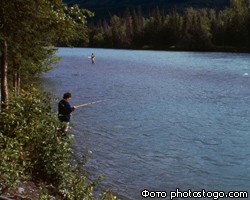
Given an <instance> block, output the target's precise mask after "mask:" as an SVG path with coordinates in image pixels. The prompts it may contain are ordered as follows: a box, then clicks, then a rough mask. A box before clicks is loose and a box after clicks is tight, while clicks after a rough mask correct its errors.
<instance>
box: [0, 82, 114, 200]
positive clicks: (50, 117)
mask: <svg viewBox="0 0 250 200" xmlns="http://www.w3.org/2000/svg"><path fill="white" fill-rule="evenodd" d="M0 121H1V126H0V149H1V159H0V174H1V175H0V196H1V198H2V199H4V198H5V199H6V198H7V199H8V198H9V199H32V200H34V199H58V200H60V199H67V200H71V199H72V200H73V199H83V198H91V199H98V197H95V196H94V195H93V192H94V190H95V188H96V187H97V186H98V185H99V184H100V182H101V177H99V178H97V180H90V179H89V178H88V176H87V174H88V172H87V170H86V169H85V164H86V162H87V160H88V159H87V157H88V155H87V152H83V153H82V156H83V157H84V159H83V160H82V161H80V162H78V161H76V160H74V159H73V157H72V155H73V150H72V146H73V140H72V139H73V137H72V136H71V134H69V135H68V136H66V137H65V136H62V135H60V133H56V128H57V127H58V125H59V124H58V121H57V117H56V113H53V112H52V106H51V96H50V94H47V93H44V92H42V91H40V90H38V89H37V88H35V87H32V86H31V87H29V88H26V90H22V92H21V94H20V95H19V96H18V97H13V96H11V97H10V101H9V109H8V110H5V111H4V112H1V113H0ZM105 195H106V196H105ZM107 195H108V197H107ZM101 196H102V197H103V198H104V199H110V198H111V199H114V198H115V197H113V196H112V195H111V194H110V193H109V192H106V193H103V194H102V195H101Z"/></svg>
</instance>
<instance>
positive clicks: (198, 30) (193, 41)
mask: <svg viewBox="0 0 250 200" xmlns="http://www.w3.org/2000/svg"><path fill="white" fill-rule="evenodd" d="M182 34H183V37H182V40H181V43H182V44H181V45H183V47H184V48H185V49H187V50H207V49H211V48H212V42H211V38H212V35H211V25H210V21H209V18H208V15H207V10H205V9H202V10H194V9H193V8H188V9H187V10H186V13H185V15H184V24H183V33H182Z"/></svg>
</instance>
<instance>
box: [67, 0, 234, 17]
mask: <svg viewBox="0 0 250 200" xmlns="http://www.w3.org/2000/svg"><path fill="white" fill-rule="evenodd" d="M63 1H64V2H65V3H67V4H69V5H72V4H79V5H80V6H81V7H82V8H87V9H89V10H91V11H93V12H95V15H96V18H102V17H107V16H110V15H113V14H119V13H122V12H123V11H124V10H125V9H126V8H130V9H133V8H138V7H139V6H140V8H141V10H142V13H143V14H145V15H147V14H149V13H150V12H151V11H152V9H153V8H155V7H156V6H158V7H159V8H160V9H164V10H170V9H173V8H175V9H177V10H183V9H184V8H186V7H194V8H215V9H224V8H225V7H226V6H228V5H229V2H230V0H63Z"/></svg>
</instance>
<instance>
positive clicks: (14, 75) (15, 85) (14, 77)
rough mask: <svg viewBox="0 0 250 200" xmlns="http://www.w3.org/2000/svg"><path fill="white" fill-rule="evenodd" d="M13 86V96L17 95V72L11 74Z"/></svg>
mask: <svg viewBox="0 0 250 200" xmlns="http://www.w3.org/2000/svg"><path fill="white" fill-rule="evenodd" d="M13 87H14V94H15V97H16V96H17V73H16V72H15V73H14V74H13Z"/></svg>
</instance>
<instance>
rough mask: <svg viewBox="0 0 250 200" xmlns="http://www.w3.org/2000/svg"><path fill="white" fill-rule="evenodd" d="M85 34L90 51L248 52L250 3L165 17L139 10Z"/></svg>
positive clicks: (232, 3) (242, 1)
mask: <svg viewBox="0 0 250 200" xmlns="http://www.w3.org/2000/svg"><path fill="white" fill-rule="evenodd" d="M88 32H89V45H88V46H90V47H104V48H127V49H162V50H187V51H249V49H250V2H249V1H248V0H231V1H230V5H229V7H226V8H225V9H223V10H220V11H218V10H215V9H208V8H203V9H197V8H196V9H195V8H192V7H190V8H187V9H185V10H184V11H183V12H178V11H176V10H172V11H170V12H168V13H166V12H164V10H161V9H160V8H159V7H156V8H155V9H154V10H153V12H152V15H151V16H149V17H144V16H143V14H142V12H141V10H140V9H133V10H130V9H127V10H126V11H124V12H123V14H122V15H119V16H118V15H113V16H112V17H111V18H110V19H109V20H105V19H104V20H100V21H99V22H96V23H92V24H89V25H88ZM78 45H79V43H78ZM80 45H81V44H80Z"/></svg>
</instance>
